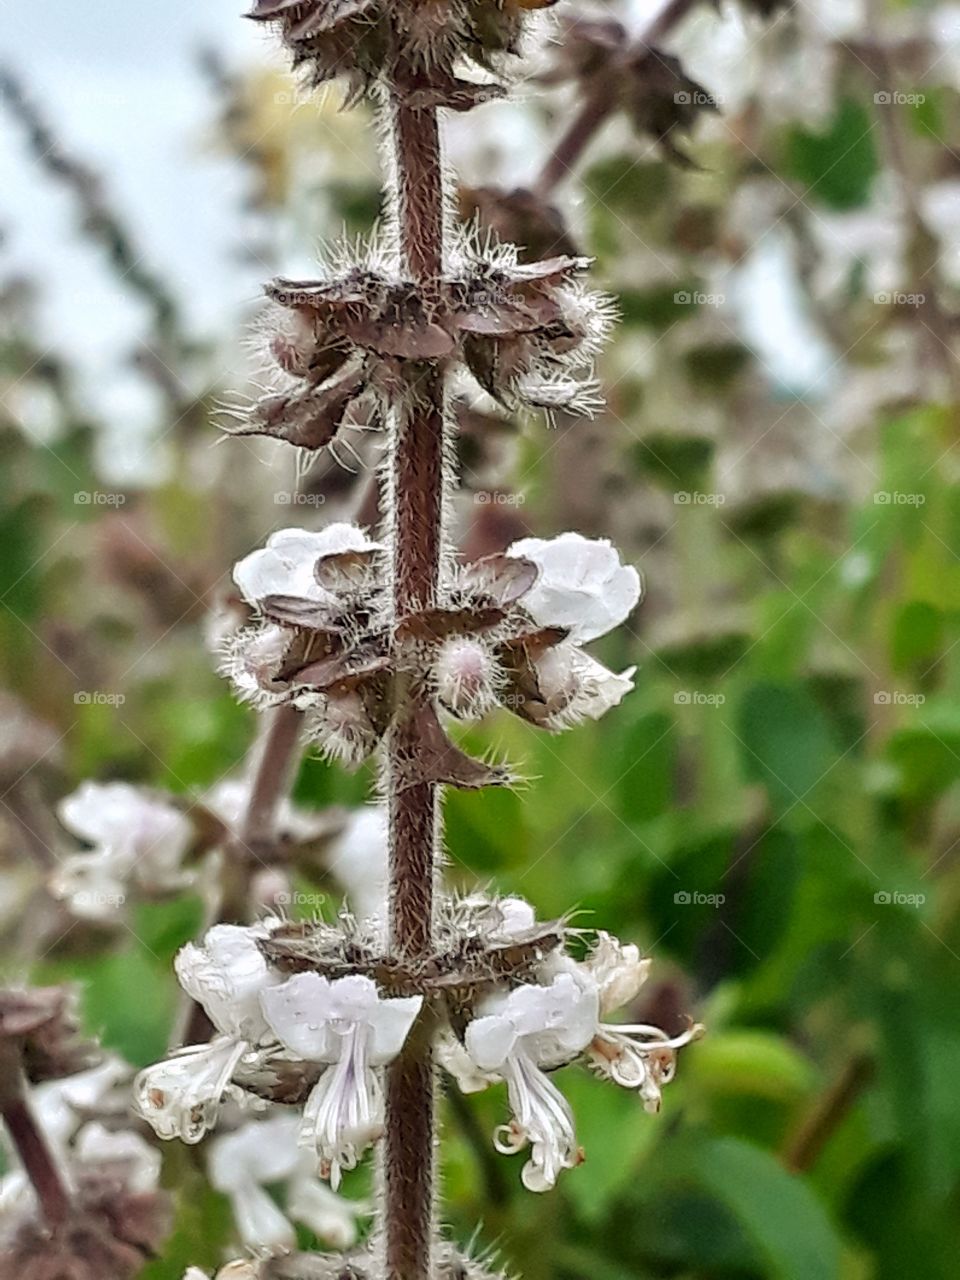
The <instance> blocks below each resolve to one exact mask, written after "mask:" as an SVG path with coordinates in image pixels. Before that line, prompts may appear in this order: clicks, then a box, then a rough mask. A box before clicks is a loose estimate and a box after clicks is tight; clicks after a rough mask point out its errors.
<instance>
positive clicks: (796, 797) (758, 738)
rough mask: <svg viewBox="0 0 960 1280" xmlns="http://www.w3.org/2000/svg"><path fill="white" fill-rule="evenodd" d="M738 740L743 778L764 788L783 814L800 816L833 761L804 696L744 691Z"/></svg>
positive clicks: (789, 689) (784, 689)
mask: <svg viewBox="0 0 960 1280" xmlns="http://www.w3.org/2000/svg"><path fill="white" fill-rule="evenodd" d="M739 735H740V739H741V745H742V748H743V750H742V758H743V765H744V770H745V772H746V775H747V777H748V778H752V779H754V780H755V781H758V782H763V783H764V785H765V786H766V788H767V790H768V792H769V793H770V798H771V800H772V801H773V803H774V804H775V805H776V806H777V808H779V809H781V810H786V809H790V808H793V807H795V806H798V807H800V808H801V810H802V807H803V804H804V803H808V802H809V799H810V796H811V793H812V792H813V790H814V789H815V788H816V786H817V785H818V783H819V782H820V780H821V779H822V778H823V777H824V775H825V774H826V773H827V771H828V770H829V768H830V765H831V763H832V761H833V758H834V755H835V751H834V747H833V743H832V742H831V738H830V733H829V729H828V726H827V722H826V719H825V717H824V715H823V713H822V711H821V710H820V708H819V707H818V706H817V704H816V703H815V702H814V700H813V699H812V698H811V697H810V695H809V694H808V693H807V692H806V690H804V689H798V688H795V687H793V686H790V685H775V684H756V685H754V686H753V687H752V688H750V689H748V690H747V693H746V695H745V696H744V699H743V702H742V704H741V707H740V717H739Z"/></svg>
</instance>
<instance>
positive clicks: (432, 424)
mask: <svg viewBox="0 0 960 1280" xmlns="http://www.w3.org/2000/svg"><path fill="white" fill-rule="evenodd" d="M391 124H392V129H393V143H394V150H395V162H396V175H397V178H396V181H397V205H398V208H397V215H398V222H399V232H400V243H401V249H402V255H403V262H404V268H405V270H406V272H407V273H408V275H409V276H410V278H411V279H412V280H413V281H415V282H416V283H417V285H418V286H419V288H420V291H421V294H422V295H423V296H424V297H425V298H427V299H428V300H429V299H430V298H431V297H433V296H436V294H437V293H438V292H439V285H440V278H441V275H442V271H443V216H444V215H443V184H442V175H441V157H440V135H439V128H438V124H437V114H436V111H435V110H433V109H414V108H410V107H408V106H406V105H405V104H404V102H403V101H402V98H401V96H400V94H399V93H396V94H394V95H393V97H392V101H391ZM444 429H445V405H444V375H443V372H442V370H440V369H438V368H437V367H436V366H432V365H424V366H420V367H416V366H415V367H414V368H413V369H412V370H411V371H410V372H408V373H407V374H406V375H405V377H404V386H403V388H402V390H401V394H400V397H399V403H398V405H397V407H396V418H395V424H394V432H395V434H394V445H393V457H392V459H391V462H392V473H391V481H390V483H391V495H392V502H391V518H392V549H393V604H394V612H395V616H396V617H397V618H402V617H404V616H405V615H407V614H409V613H410V612H411V611H413V610H415V609H417V608H420V607H424V606H428V605H430V604H432V603H434V602H435V601H436V599H437V589H438V583H439V576H440V558H441V551H442V539H443V501H444V467H443V455H444ZM426 696H428V695H427V694H426V693H425V692H424V691H422V690H418V689H410V688H406V689H403V690H401V691H399V692H398V697H399V698H402V699H403V704H402V705H401V706H400V707H399V708H398V714H397V720H396V723H395V725H394V728H393V729H392V731H391V734H390V738H389V741H388V744H387V777H388V786H389V809H390V942H391V947H392V949H393V950H394V951H396V952H398V953H403V954H404V955H406V956H407V957H408V958H409V959H411V960H417V959H421V958H425V957H426V956H428V955H429V954H430V950H431V947H432V942H433V905H434V904H433V899H434V880H435V875H436V850H437V845H438V837H439V793H438V788H437V787H436V786H435V785H433V784H431V783H426V782H413V783H411V782H410V781H409V776H408V775H409V770H410V768H411V766H415V764H416V760H417V756H418V752H419V740H418V735H417V731H416V727H415V719H414V714H415V712H416V709H417V705H418V702H419V701H420V700H422V699H423V698H424V697H426ZM435 1093H436V1085H435V1078H434V1068H433V1057H432V1052H431V1046H430V1036H429V1034H428V1032H427V1029H426V1027H425V1026H424V1025H423V1023H422V1022H421V1025H420V1026H418V1027H416V1028H414V1032H413V1034H412V1035H411V1036H410V1038H409V1039H408V1042H407V1044H406V1046H405V1048H404V1051H403V1053H402V1054H401V1055H400V1057H399V1058H398V1059H397V1060H396V1061H395V1062H394V1063H393V1064H392V1065H391V1066H390V1067H389V1068H388V1070H387V1079H386V1115H387V1120H386V1134H385V1138H384V1183H385V1186H384V1195H385V1208H384V1230H385V1248H386V1274H387V1277H388V1280H430V1277H431V1275H432V1261H431V1245H432V1235H433V1217H434V1161H435V1152H434V1148H435V1131H436V1098H435Z"/></svg>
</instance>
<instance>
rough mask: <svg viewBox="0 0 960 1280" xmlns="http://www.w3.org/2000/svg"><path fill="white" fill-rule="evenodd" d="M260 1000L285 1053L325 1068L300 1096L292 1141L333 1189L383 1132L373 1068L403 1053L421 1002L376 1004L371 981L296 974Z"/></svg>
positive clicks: (413, 999) (377, 996) (380, 1096)
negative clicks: (315, 1161) (309, 1154)
mask: <svg viewBox="0 0 960 1280" xmlns="http://www.w3.org/2000/svg"><path fill="white" fill-rule="evenodd" d="M261 1001H262V1005H263V1012H264V1014H265V1015H266V1018H267V1021H268V1022H269V1024H270V1026H271V1028H272V1029H273V1031H274V1033H275V1034H276V1036H277V1038H278V1039H279V1040H280V1042H281V1043H282V1044H283V1045H284V1046H285V1047H286V1048H287V1049H289V1050H290V1052H291V1053H294V1054H296V1055H297V1057H299V1058H302V1059H305V1060H306V1061H307V1062H322V1063H326V1064H327V1070H326V1071H324V1073H323V1075H322V1076H321V1077H320V1079H319V1081H318V1082H317V1084H316V1085H315V1086H314V1088H313V1091H312V1092H311V1094H310V1097H309V1098H308V1099H307V1104H306V1106H305V1108H304V1112H303V1124H302V1127H301V1130H300V1142H301V1143H302V1145H304V1146H306V1147H309V1148H311V1149H312V1150H314V1151H315V1152H316V1154H317V1156H318V1157H319V1159H320V1167H321V1170H323V1171H324V1172H326V1171H327V1170H329V1175H330V1181H331V1184H332V1185H333V1187H334V1189H336V1188H337V1187H338V1186H339V1183H340V1171H341V1169H353V1168H355V1167H356V1164H357V1161H358V1160H359V1158H360V1156H361V1154H362V1153H363V1151H364V1150H365V1149H366V1148H367V1147H368V1146H370V1145H371V1143H373V1142H374V1141H376V1139H377V1138H379V1137H380V1135H381V1133H382V1131H383V1094H382V1090H381V1087H380V1083H379V1081H378V1079H377V1077H376V1075H375V1074H374V1071H373V1068H374V1067H377V1066H382V1065H383V1064H384V1063H387V1062H390V1061H391V1060H392V1059H393V1058H395V1057H396V1056H397V1054H398V1053H399V1052H400V1050H401V1049H402V1048H403V1043H404V1041H405V1040H406V1038H407V1033H408V1032H409V1030H410V1028H411V1026H412V1025H413V1022H414V1020H415V1018H416V1017H417V1014H418V1013H419V1012H420V1007H421V1005H422V1003H423V997H422V996H411V997H408V998H400V999H384V998H382V997H381V996H380V994H379V992H378V991H377V986H376V983H375V982H373V980H372V979H371V978H366V977H363V976H361V975H359V974H355V975H352V976H350V977H346V978H337V979H335V980H334V981H333V982H331V981H329V980H328V979H327V978H324V977H321V976H320V974H317V973H300V974H297V975H296V976H295V977H293V978H290V979H289V980H288V981H287V982H284V983H282V984H281V985H280V986H277V987H272V988H268V989H265V990H264V991H263V992H262V995H261Z"/></svg>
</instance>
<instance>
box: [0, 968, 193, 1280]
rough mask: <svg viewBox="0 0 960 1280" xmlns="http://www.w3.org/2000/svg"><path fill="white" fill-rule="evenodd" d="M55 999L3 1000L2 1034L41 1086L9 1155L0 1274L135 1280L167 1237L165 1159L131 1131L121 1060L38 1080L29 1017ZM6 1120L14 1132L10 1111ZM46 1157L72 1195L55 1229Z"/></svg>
mask: <svg viewBox="0 0 960 1280" xmlns="http://www.w3.org/2000/svg"><path fill="white" fill-rule="evenodd" d="M51 994H52V993H51V991H50V990H47V991H43V990H40V991H21V992H18V993H14V992H5V993H3V1000H2V1004H3V1017H2V1027H0V1034H2V1036H3V1037H4V1038H5V1039H6V1038H7V1037H14V1038H15V1039H16V1040H17V1042H18V1044H19V1049H20V1058H21V1065H22V1067H23V1070H24V1072H25V1074H26V1076H27V1078H28V1079H30V1080H33V1079H36V1078H39V1076H42V1078H43V1083H41V1084H39V1085H37V1086H36V1087H34V1088H32V1089H31V1090H30V1092H29V1097H27V1096H26V1095H23V1097H22V1103H23V1111H22V1112H21V1114H20V1117H19V1119H18V1120H17V1121H16V1129H17V1135H18V1139H19V1140H18V1141H10V1143H9V1149H8V1150H6V1151H5V1152H4V1156H5V1161H4V1164H5V1172H4V1174H3V1176H2V1178H0V1274H2V1275H3V1276H5V1277H7V1276H17V1277H30V1278H31V1280H45V1278H46V1277H50V1276H67V1275H69V1276H71V1277H75V1278H76V1280H86V1278H87V1277H89V1280H130V1278H131V1277H132V1276H134V1275H136V1274H137V1273H138V1272H140V1271H141V1270H142V1268H143V1266H144V1264H145V1262H147V1261H148V1260H149V1259H150V1258H151V1257H153V1256H154V1255H155V1253H156V1250H157V1249H158V1247H159V1246H160V1245H161V1243H162V1242H163V1240H164V1239H165V1238H166V1236H167V1235H168V1234H169V1229H170V1218H171V1215H170V1204H169V1200H168V1197H167V1196H166V1194H165V1193H163V1192H161V1191H160V1190H159V1181H160V1164H161V1157H160V1153H159V1151H157V1149H156V1148H155V1147H154V1146H153V1145H151V1144H150V1143H149V1142H147V1141H146V1140H145V1139H144V1137H143V1136H142V1135H141V1134H140V1133H138V1132H136V1131H135V1130H134V1128H133V1126H132V1123H131V1121H132V1117H131V1116H130V1114H129V1109H128V1105H127V1103H128V1096H129V1095H128V1089H129V1081H130V1077H131V1075H132V1072H131V1069H130V1068H129V1067H128V1066H127V1064H126V1063H124V1062H122V1061H121V1060H120V1059H119V1058H116V1057H106V1058H104V1059H103V1060H102V1061H100V1062H98V1063H97V1064H96V1065H94V1066H90V1067H86V1068H85V1069H83V1070H78V1069H77V1067H78V1065H79V1060H78V1059H75V1058H74V1059H72V1060H71V1059H68V1058H63V1057H60V1058H59V1060H58V1065H56V1066H55V1064H54V1062H53V1060H48V1061H47V1064H46V1069H45V1070H44V1071H42V1072H40V1073H39V1076H38V1070H37V1062H36V1050H35V1045H34V1044H33V1040H34V1039H35V1037H36V1035H37V1032H38V1028H37V1027H35V1026H32V1025H31V1023H32V1022H33V1021H35V1019H29V1018H28V1017H27V1013H26V1011H27V1010H28V1008H29V1007H30V1006H31V1005H33V1006H34V1007H35V1008H40V1007H41V1006H42V1005H44V1004H49V1003H50V1001H51ZM17 1010H19V1013H18V1012H17ZM4 1062H5V1070H6V1068H7V1066H10V1065H11V1064H10V1063H9V1062H8V1059H7V1058H5V1059H4ZM65 1073H69V1074H65ZM10 1076H11V1077H13V1078H8V1079H7V1081H6V1083H5V1102H9V1101H10V1098H9V1096H8V1095H9V1093H10V1091H11V1090H12V1091H14V1092H16V1089H17V1086H16V1083H15V1076H16V1072H15V1071H11V1072H10ZM4 1118H5V1119H7V1121H8V1124H9V1123H10V1117H9V1113H8V1111H7V1110H6V1109H5V1110H4ZM24 1125H27V1126H28V1131H27V1132H25V1131H24ZM10 1134H11V1137H12V1136H13V1129H11V1130H10ZM43 1151H46V1152H47V1153H48V1154H47V1156H46V1158H47V1159H49V1161H50V1162H51V1167H52V1168H55V1169H56V1170H57V1175H56V1176H57V1177H59V1178H61V1179H62V1181H63V1187H64V1189H65V1197H66V1198H65V1202H64V1204H63V1206H62V1211H61V1212H60V1214H59V1215H58V1217H57V1219H56V1220H55V1221H52V1220H51V1219H50V1218H49V1216H48V1213H47V1206H46V1205H44V1204H42V1203H41V1202H39V1201H38V1196H37V1192H36V1188H35V1184H34V1181H33V1175H34V1172H35V1170H34V1169H33V1168H31V1163H32V1162H33V1161H35V1160H36V1159H37V1156H38V1152H39V1153H41V1154H42V1152H43ZM20 1155H22V1156H23V1160H24V1163H21V1160H20V1158H19V1157H20Z"/></svg>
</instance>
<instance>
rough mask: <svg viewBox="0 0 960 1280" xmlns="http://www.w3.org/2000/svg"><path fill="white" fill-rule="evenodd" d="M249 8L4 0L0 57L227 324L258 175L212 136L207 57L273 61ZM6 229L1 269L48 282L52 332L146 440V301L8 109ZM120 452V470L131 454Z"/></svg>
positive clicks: (242, 293) (3, 149)
mask: <svg viewBox="0 0 960 1280" xmlns="http://www.w3.org/2000/svg"><path fill="white" fill-rule="evenodd" d="M241 12H242V0H202V3H197V0H164V3H162V4H144V3H136V2H134V3H122V2H121V0H85V3H84V4H82V5H80V4H77V3H76V0H39V2H37V3H33V4H26V5H13V4H11V5H7V6H5V12H4V19H3V24H2V36H0V62H2V63H3V64H5V65H7V66H9V67H11V68H12V69H13V70H15V71H16V73H17V75H18V76H19V77H20V78H21V79H22V80H23V81H24V82H25V84H26V85H27V88H28V90H29V92H30V94H31V96H32V97H33V98H34V100H35V101H36V102H37V103H38V104H39V105H40V106H41V107H42V109H43V112H44V114H45V115H46V116H47V118H48V119H49V120H50V121H51V122H52V123H53V125H54V126H55V129H56V131H57V133H58V134H59V136H60V137H61V139H62V140H63V142H64V143H65V145H66V146H67V148H68V150H69V151H70V152H71V153H72V154H73V155H75V156H76V157H77V158H79V159H82V160H84V161H86V162H87V163H89V164H91V165H92V166H93V167H94V168H96V169H98V170H99V171H100V172H101V173H102V174H103V175H104V176H105V179H106V183H107V190H108V192H109V193H110V197H111V203H112V204H113V205H114V206H115V207H116V208H117V209H119V210H120V211H122V212H123V214H124V216H125V217H126V218H127V219H128V222H129V225H130V226H131V227H132V228H134V230H135V234H136V237H137V240H138V242H139V244H140V246H141V248H142V249H143V250H144V251H145V258H146V261H147V262H148V263H150V264H156V266H157V267H158V268H159V269H160V271H161V274H162V275H163V276H164V278H165V279H166V280H167V281H168V282H169V284H170V287H171V288H173V290H174V291H175V292H176V294H177V295H178V297H179V298H180V300H181V301H182V304H183V306H184V308H185V310H186V313H187V315H188V316H189V317H190V319H191V321H192V323H193V324H194V326H195V327H196V328H197V329H198V330H199V331H200V332H201V333H209V334H217V335H220V334H223V333H224V332H225V331H227V332H229V328H230V324H229V321H230V318H231V317H233V318H234V324H235V323H236V317H237V315H238V314H239V312H240V309H241V308H242V307H243V306H244V305H245V304H247V303H249V302H250V300H251V298H252V297H254V296H255V295H256V292H257V278H256V273H255V272H254V270H253V268H252V267H251V266H244V264H242V263H240V262H238V261H237V257H236V240H237V208H238V204H239V202H240V201H241V200H242V196H243V191H244V175H243V173H242V172H240V171H239V169H238V167H237V166H236V165H234V164H233V163H232V162H231V161H230V160H229V159H227V158H224V157H221V156H218V155H217V154H216V153H215V150H214V148H213V146H212V129H211V125H212V123H213V121H214V119H215V112H216V103H215V101H214V99H213V97H212V95H211V92H210V90H209V88H208V86H207V84H206V83H205V81H204V79H203V76H202V75H201V74H200V73H199V72H198V71H197V66H196V55H197V51H198V50H199V49H200V48H202V47H204V46H208V47H209V46H215V47H217V48H219V49H220V51H221V52H222V54H223V55H224V57H226V58H227V59H228V60H229V61H230V62H231V63H232V64H233V65H236V66H238V67H243V66H245V65H247V66H249V65H254V64H256V63H257V62H258V61H259V62H266V61H267V59H268V58H269V57H270V53H269V50H268V45H267V40H266V38H265V36H264V34H263V33H262V32H261V31H260V30H259V29H257V28H256V27H255V26H254V25H253V24H252V23H249V22H244V21H243V20H242V18H241V17H240V13H241ZM0 228H2V231H3V233H4V235H3V246H2V249H0V272H2V275H3V276H4V277H9V276H11V275H14V274H19V273H21V272H22V273H25V274H26V275H28V276H29V277H30V278H31V279H34V280H36V281H38V282H39V284H40V286H41V291H42V292H41V307H40V326H39V327H40V338H41V341H46V342H48V343H49V345H51V346H53V347H55V348H56V349H57V350H60V351H64V352H66V353H67V354H69V355H70V356H72V357H74V359H75V360H76V361H77V362H78V364H79V367H80V369H81V372H82V375H83V378H82V391H83V393H84V395H85V396H86V398H87V399H88V400H90V401H91V402H93V403H94V404H95V405H96V406H97V407H98V408H101V409H102V410H105V411H106V412H107V413H108V415H109V416H110V417H111V418H112V419H113V420H114V421H115V422H116V423H117V425H118V429H119V428H121V427H122V428H123V429H124V432H125V438H127V439H131V438H134V439H135V438H138V437H139V436H140V435H141V434H142V433H143V432H146V431H148V430H149V429H150V419H151V417H152V413H153V408H152V406H151V405H150V404H149V402H148V401H147V400H145V399H144V394H143V389H142V385H140V384H139V381H138V379H136V377H135V376H133V375H131V374H129V373H127V372H126V371H125V370H124V368H123V353H124V351H126V350H128V349H129V347H130V345H131V343H130V340H131V335H132V334H136V333H138V332H141V331H142V330H143V327H144V313H143V311H142V309H141V308H140V307H139V306H138V305H136V304H134V303H132V302H131V301H130V298H129V296H128V295H127V294H126V293H125V292H124V291H123V290H122V288H120V287H118V286H117V285H116V283H115V282H114V281H112V280H111V278H110V276H109V273H108V272H106V271H105V270H104V269H103V265H102V259H101V256H100V254H99V252H98V249H97V247H96V246H95V245H93V244H91V242H90V241H89V240H88V239H86V238H85V237H84V236H83V235H82V234H81V233H80V232H79V231H78V229H77V225H76V216H75V207H74V204H73V202H72V200H71V199H70V197H69V196H68V195H67V194H65V193H64V192H63V191H62V190H60V189H59V188H58V187H57V185H56V184H55V183H53V182H51V180H50V179H49V177H47V176H45V175H44V174H42V173H41V172H40V171H39V169H38V167H37V165H36V163H35V161H34V160H33V158H32V157H31V156H30V155H29V154H28V152H27V149H26V146H25V144H24V141H23V138H22V136H21V134H20V133H19V131H18V130H17V128H15V127H11V125H10V122H9V120H8V119H3V121H2V126H0ZM110 452H113V451H112V450H111V451H110ZM114 461H115V464H116V467H117V469H118V470H120V471H122V470H123V469H124V466H125V463H124V462H123V460H122V458H117V456H116V455H115V454H114ZM130 465H133V459H132V458H131V459H130Z"/></svg>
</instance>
